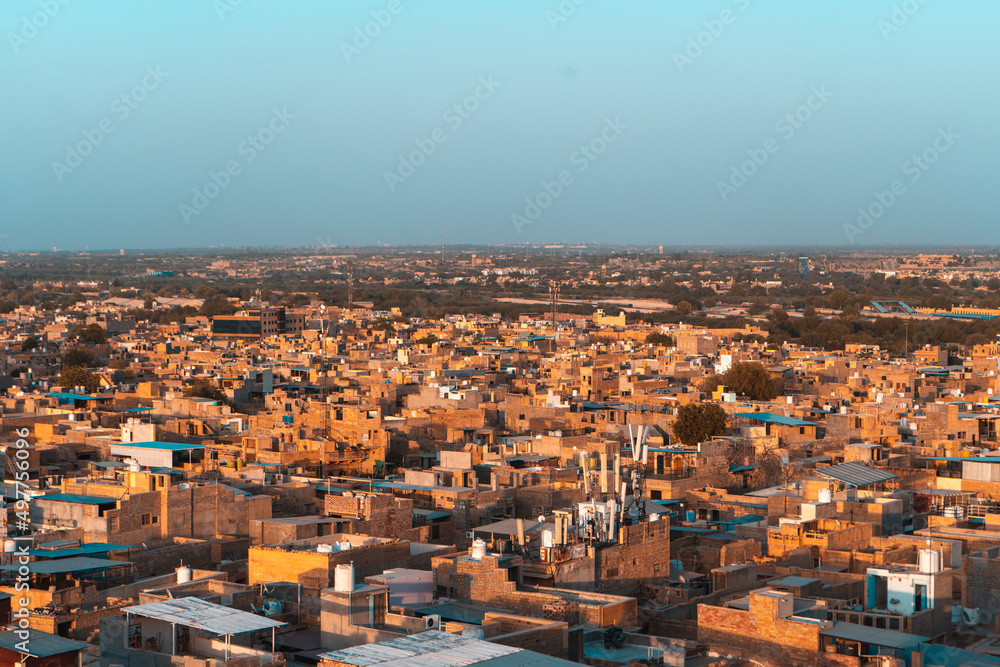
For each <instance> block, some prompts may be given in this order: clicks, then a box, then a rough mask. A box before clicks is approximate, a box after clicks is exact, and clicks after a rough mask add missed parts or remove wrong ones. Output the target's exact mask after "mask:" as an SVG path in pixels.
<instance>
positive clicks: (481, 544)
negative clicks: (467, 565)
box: [471, 537, 486, 560]
mask: <svg viewBox="0 0 1000 667" xmlns="http://www.w3.org/2000/svg"><path fill="white" fill-rule="evenodd" d="M471 555H472V558H473V559H474V560H480V559H482V557H483V556H485V555H486V542H485V541H484V540H483V539H482V538H480V537H477V538H476V539H475V540H473V542H472V554H471Z"/></svg>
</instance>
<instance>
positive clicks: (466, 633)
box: [462, 627, 486, 639]
mask: <svg viewBox="0 0 1000 667" xmlns="http://www.w3.org/2000/svg"><path fill="white" fill-rule="evenodd" d="M462 636H463V637H465V638H466V639H485V638H486V633H484V632H483V629H482V628H477V627H468V628H466V629H464V630H462Z"/></svg>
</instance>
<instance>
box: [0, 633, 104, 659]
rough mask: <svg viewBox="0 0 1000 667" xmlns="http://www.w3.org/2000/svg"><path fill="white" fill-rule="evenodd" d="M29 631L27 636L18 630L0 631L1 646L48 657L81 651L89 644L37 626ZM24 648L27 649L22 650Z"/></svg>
mask: <svg viewBox="0 0 1000 667" xmlns="http://www.w3.org/2000/svg"><path fill="white" fill-rule="evenodd" d="M20 632H24V630H22V631H20ZM27 632H28V636H27V638H22V637H21V636H20V635H19V633H17V632H0V647H2V648H5V649H7V650H8V651H16V652H17V653H24V654H25V655H30V656H32V657H35V658H48V657H51V656H53V655H61V654H63V653H71V652H74V651H79V650H81V649H84V648H86V647H87V646H89V644H87V642H77V641H73V640H72V639H66V638H65V637H60V636H59V635H53V634H49V633H48V632H42V631H41V630H36V629H35V628H29V629H28V630H27ZM22 648H23V649H25V650H23V651H22V650H21V649H22Z"/></svg>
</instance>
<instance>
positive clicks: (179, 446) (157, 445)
mask: <svg viewBox="0 0 1000 667" xmlns="http://www.w3.org/2000/svg"><path fill="white" fill-rule="evenodd" d="M111 446H112V447H139V448H140V449H167V450H170V451H172V452H185V451H187V450H189V449H205V445H186V444H183V443H180V442H158V441H156V440H151V441H149V442H116V443H115V444H113V445H111Z"/></svg>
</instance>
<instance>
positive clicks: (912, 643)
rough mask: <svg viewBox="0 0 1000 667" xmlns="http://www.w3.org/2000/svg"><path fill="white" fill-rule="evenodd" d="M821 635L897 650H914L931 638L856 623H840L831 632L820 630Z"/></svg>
mask: <svg viewBox="0 0 1000 667" xmlns="http://www.w3.org/2000/svg"><path fill="white" fill-rule="evenodd" d="M820 634H822V635H826V636H827V637H836V638H837V639H848V640H850V641H855V642H862V643H864V644H874V645H875V646H885V647H888V648H895V649H914V648H917V647H918V646H920V644H923V643H925V642H929V641H930V638H928V637H921V636H920V635H911V634H908V633H906V632H898V631H896V630H886V629H883V628H869V627H867V626H864V625H856V624H854V623H844V622H842V621H838V622H837V623H835V624H834V626H833V627H832V628H830V629H829V630H820Z"/></svg>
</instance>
